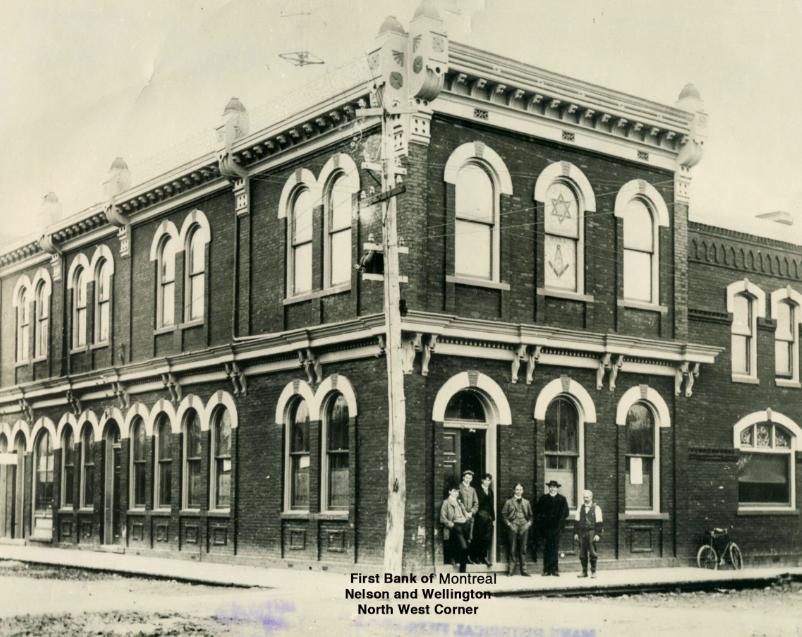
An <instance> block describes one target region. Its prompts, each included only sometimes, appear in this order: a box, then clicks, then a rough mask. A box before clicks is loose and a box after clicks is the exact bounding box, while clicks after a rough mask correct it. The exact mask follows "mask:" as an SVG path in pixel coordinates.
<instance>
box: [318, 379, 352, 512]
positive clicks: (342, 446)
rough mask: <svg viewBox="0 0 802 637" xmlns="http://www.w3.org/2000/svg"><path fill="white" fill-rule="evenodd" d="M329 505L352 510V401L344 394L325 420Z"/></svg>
mask: <svg viewBox="0 0 802 637" xmlns="http://www.w3.org/2000/svg"><path fill="white" fill-rule="evenodd" d="M323 428H324V440H325V441H326V453H325V455H324V461H323V462H324V466H323V472H322V473H323V475H324V476H325V480H326V484H325V496H326V499H325V506H326V508H327V509H331V510H336V509H347V508H348V494H349V488H348V477H349V469H348V456H349V442H348V402H347V401H346V400H345V397H344V396H343V395H342V394H335V395H333V396H331V397H330V398H329V400H328V401H327V403H326V408H325V412H324V418H323Z"/></svg>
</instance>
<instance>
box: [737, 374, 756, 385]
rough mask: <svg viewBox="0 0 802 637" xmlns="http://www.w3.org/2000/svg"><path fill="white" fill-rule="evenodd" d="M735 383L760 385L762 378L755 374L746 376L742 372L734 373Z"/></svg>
mask: <svg viewBox="0 0 802 637" xmlns="http://www.w3.org/2000/svg"><path fill="white" fill-rule="evenodd" d="M732 382H733V383H744V384H746V385H760V379H759V378H756V377H755V376H744V375H742V374H733V375H732Z"/></svg>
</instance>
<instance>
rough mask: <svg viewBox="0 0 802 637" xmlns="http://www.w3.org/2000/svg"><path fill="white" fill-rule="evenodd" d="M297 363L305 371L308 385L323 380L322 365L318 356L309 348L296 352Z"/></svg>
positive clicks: (316, 383)
mask: <svg viewBox="0 0 802 637" xmlns="http://www.w3.org/2000/svg"><path fill="white" fill-rule="evenodd" d="M298 363H299V365H300V366H301V367H303V370H304V372H306V378H307V380H308V381H309V384H310V385H319V384H320V383H322V382H323V365H322V364H321V362H320V358H319V357H318V356H316V355H315V353H314V352H313V351H312V350H311V349H310V348H308V347H307V348H306V350H300V351H299V352H298Z"/></svg>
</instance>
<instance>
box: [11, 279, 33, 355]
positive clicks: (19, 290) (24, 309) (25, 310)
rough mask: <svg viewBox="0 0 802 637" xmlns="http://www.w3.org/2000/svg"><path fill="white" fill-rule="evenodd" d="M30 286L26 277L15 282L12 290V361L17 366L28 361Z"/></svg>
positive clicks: (29, 347)
mask: <svg viewBox="0 0 802 637" xmlns="http://www.w3.org/2000/svg"><path fill="white" fill-rule="evenodd" d="M30 292H31V286H30V284H29V283H28V277H24V280H23V279H21V280H20V281H18V282H17V286H16V289H15V290H14V296H13V299H14V308H15V313H14V314H15V330H14V332H15V336H16V338H15V348H14V360H15V363H16V364H17V365H19V364H23V363H27V362H28V361H29V359H30V349H31V346H30V338H31V300H30V298H29V297H30Z"/></svg>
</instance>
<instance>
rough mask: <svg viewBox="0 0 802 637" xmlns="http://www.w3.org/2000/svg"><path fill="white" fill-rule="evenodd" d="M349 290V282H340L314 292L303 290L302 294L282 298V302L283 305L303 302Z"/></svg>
mask: <svg viewBox="0 0 802 637" xmlns="http://www.w3.org/2000/svg"><path fill="white" fill-rule="evenodd" d="M350 291H351V283H350V281H349V282H348V283H340V284H339V285H335V286H333V287H330V288H326V289H325V290H316V291H314V292H304V293H303V294H299V295H297V296H290V297H287V298H286V299H284V301H282V303H283V304H284V305H293V304H294V303H303V302H304V301H311V300H313V299H319V298H321V297H324V296H331V295H332V294H341V293H343V292H350Z"/></svg>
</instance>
